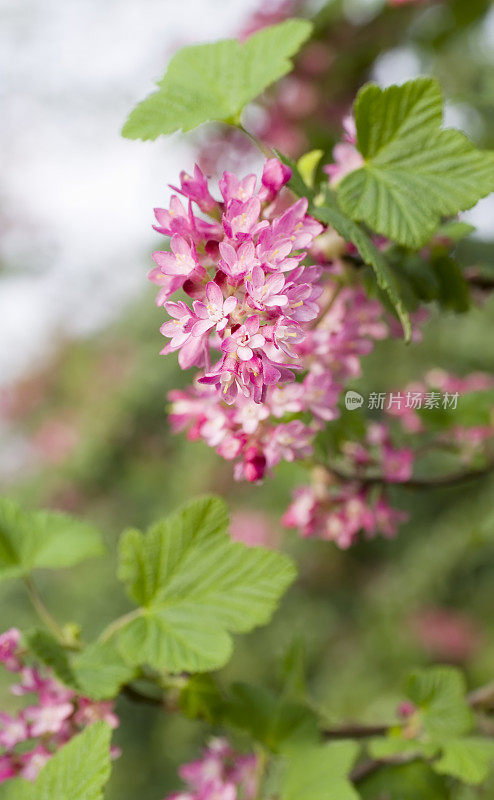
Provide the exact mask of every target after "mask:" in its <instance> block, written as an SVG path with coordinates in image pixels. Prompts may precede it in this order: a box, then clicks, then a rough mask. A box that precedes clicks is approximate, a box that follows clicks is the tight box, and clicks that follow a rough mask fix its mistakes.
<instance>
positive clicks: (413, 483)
mask: <svg viewBox="0 0 494 800" xmlns="http://www.w3.org/2000/svg"><path fill="white" fill-rule="evenodd" d="M492 470H494V464H489V465H488V466H486V467H484V468H483V469H475V470H470V471H463V472H455V473H452V474H451V475H439V476H438V477H437V478H410V479H409V480H403V481H387V480H386V479H385V478H384V476H383V475H369V476H360V475H356V474H355V475H351V474H349V473H346V472H343V471H342V470H340V469H338V468H337V467H333V466H330V467H329V468H328V471H329V472H331V473H333V475H336V477H337V478H340V479H341V480H344V481H358V482H360V483H363V484H365V485H366V486H371V485H373V484H376V483H377V484H380V483H383V484H384V483H385V484H390V485H391V486H399V487H400V488H403V489H440V488H443V487H448V486H456V485H458V484H461V483H465V482H466V481H471V480H475V479H477V478H483V477H485V476H486V475H488V474H489V473H490V472H492Z"/></svg>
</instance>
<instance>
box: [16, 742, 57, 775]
mask: <svg viewBox="0 0 494 800" xmlns="http://www.w3.org/2000/svg"><path fill="white" fill-rule="evenodd" d="M51 757H52V753H50V751H49V750H47V749H46V747H44V745H42V744H40V745H38V746H37V747H35V748H34V750H31V751H30V752H29V753H25V754H24V755H23V756H22V767H21V769H20V772H19V775H20V776H21V777H22V778H24V779H25V780H27V781H35V780H36V778H37V777H38V775H39V773H40V771H41V770H42V769H43V767H44V766H45V764H46V763H47V761H49V760H50V758H51Z"/></svg>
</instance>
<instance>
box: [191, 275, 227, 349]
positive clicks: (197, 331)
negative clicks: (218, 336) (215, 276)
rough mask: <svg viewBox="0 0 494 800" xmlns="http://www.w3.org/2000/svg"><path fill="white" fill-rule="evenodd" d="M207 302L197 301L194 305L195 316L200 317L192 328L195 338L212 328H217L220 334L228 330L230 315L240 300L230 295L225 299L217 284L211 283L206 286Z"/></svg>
mask: <svg viewBox="0 0 494 800" xmlns="http://www.w3.org/2000/svg"><path fill="white" fill-rule="evenodd" d="M206 299H207V302H206V303H203V302H202V301H201V300H196V301H195V302H194V304H193V308H194V314H195V315H196V317H199V321H198V322H195V323H194V325H193V327H192V333H193V335H194V336H202V335H203V334H204V333H206V332H207V331H209V330H210V329H211V328H214V327H215V328H216V330H217V331H218V333H220V332H221V331H222V330H224V329H225V328H226V326H227V325H228V322H229V317H230V314H231V313H232V312H233V311H234V310H235V309H236V307H237V303H238V300H237V298H236V297H233V296H232V295H230V296H229V297H227V298H226V300H225V299H224V298H223V292H222V291H221V289H220V288H219V286H218V284H217V283H214V281H209V283H208V285H207V286H206Z"/></svg>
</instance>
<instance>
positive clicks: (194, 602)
mask: <svg viewBox="0 0 494 800" xmlns="http://www.w3.org/2000/svg"><path fill="white" fill-rule="evenodd" d="M119 575H120V577H121V579H122V580H123V581H124V582H125V583H126V584H127V588H128V592H129V595H130V596H131V597H132V598H133V599H134V600H135V601H136V602H137V603H139V604H140V606H141V608H140V609H138V610H136V611H135V612H134V613H133V614H130V615H129V617H128V618H127V619H126V620H124V621H123V624H122V625H121V626H120V627H119V628H118V629H117V630H116V631H115V632H114V636H115V642H116V645H117V647H118V649H119V651H120V652H121V653H122V655H123V656H124V658H125V660H126V661H127V662H128V663H129V664H134V665H139V664H149V665H150V666H152V667H154V668H156V669H166V670H168V671H169V672H182V671H189V672H204V671H207V670H210V669H216V668H218V667H220V666H222V665H223V664H224V663H225V662H226V661H227V660H228V658H229V656H230V653H231V647H232V642H231V637H230V635H229V633H244V632H247V631H250V630H251V629H252V628H254V627H255V626H256V625H261V624H264V623H266V622H267V621H268V620H269V619H270V617H271V615H272V613H273V611H274V609H275V607H276V605H277V603H278V600H279V598H280V596H281V595H282V594H283V592H284V591H285V589H286V588H287V586H288V585H289V584H290V583H291V582H292V581H293V579H294V577H295V568H294V565H293V563H292V561H291V560H290V559H289V558H288V557H287V556H284V555H282V554H280V553H275V552H271V551H268V550H264V549H262V548H259V547H255V548H254V547H253V548H249V547H246V546H245V545H243V544H241V543H238V542H232V541H231V539H230V537H229V535H228V533H227V514H226V508H225V506H224V504H223V503H222V502H221V501H220V500H219V499H218V498H214V497H206V498H202V499H199V500H194V501H192V502H191V503H189V504H188V505H187V506H185V507H184V508H183V509H181V510H180V511H178V512H177V513H176V514H174V515H172V516H171V517H168V518H167V519H165V520H163V521H162V522H159V523H158V524H157V525H154V526H153V527H152V528H151V529H150V530H149V531H148V533H147V534H143V533H141V532H140V531H137V530H130V531H127V532H126V533H124V534H123V536H122V540H121V544H120V571H119Z"/></svg>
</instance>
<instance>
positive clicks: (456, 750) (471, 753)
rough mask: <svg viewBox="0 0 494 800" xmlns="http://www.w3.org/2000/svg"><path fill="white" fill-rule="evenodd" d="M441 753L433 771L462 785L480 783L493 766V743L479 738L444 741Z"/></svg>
mask: <svg viewBox="0 0 494 800" xmlns="http://www.w3.org/2000/svg"><path fill="white" fill-rule="evenodd" d="M442 751H443V752H442V757H441V758H440V759H439V761H436V762H435V763H434V765H433V767H434V770H435V771H436V772H438V773H439V774H441V775H451V776H452V777H453V778H458V779H459V780H460V781H463V783H471V784H474V785H475V784H479V783H482V782H483V781H485V779H486V778H487V776H488V774H489V772H490V770H491V768H492V766H493V764H494V742H492V741H489V740H488V739H482V738H481V737H476V736H465V737H463V738H459V739H449V740H445V741H444V742H443V744H442Z"/></svg>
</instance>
